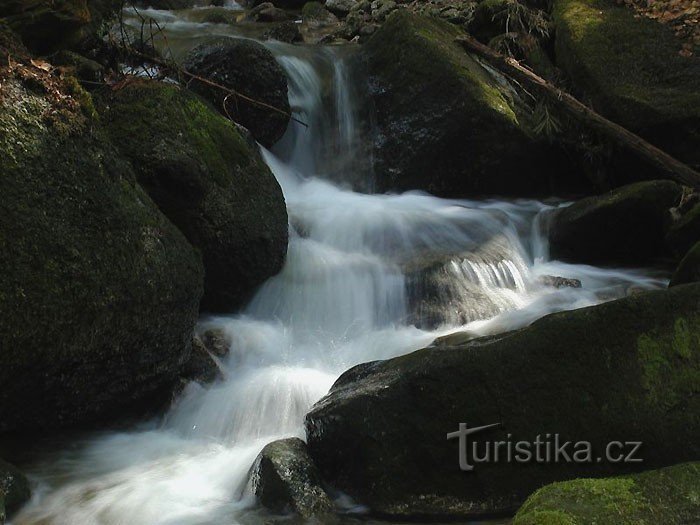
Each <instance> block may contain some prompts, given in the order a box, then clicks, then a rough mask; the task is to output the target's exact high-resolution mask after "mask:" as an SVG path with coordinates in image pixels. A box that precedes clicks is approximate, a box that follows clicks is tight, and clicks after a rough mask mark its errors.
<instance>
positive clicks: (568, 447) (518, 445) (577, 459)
mask: <svg viewBox="0 0 700 525" xmlns="http://www.w3.org/2000/svg"><path fill="white" fill-rule="evenodd" d="M499 425H500V423H493V424H491V425H482V426H480V427H472V428H469V427H468V426H467V424H466V423H460V424H459V430H456V431H455V432H449V433H448V434H447V439H448V440H452V439H457V440H458V443H459V468H460V469H461V470H464V471H466V472H469V471H472V470H474V465H475V464H479V463H499V462H502V463H601V462H603V461H607V462H608V463H642V462H643V461H644V459H643V458H641V457H639V449H640V448H641V446H642V442H641V441H611V442H609V443H607V444H606V446H605V447H604V449H605V450H603V451H601V452H602V454H600V453H599V454H596V453H595V451H594V447H593V445H592V444H591V443H590V442H589V441H569V440H563V439H562V438H561V436H560V435H559V434H538V435H537V436H536V437H535V439H534V440H533V441H523V440H520V441H515V440H513V435H512V434H508V435H507V436H506V439H505V440H501V441H483V440H480V441H477V440H476V439H474V438H471V436H473V435H474V434H477V433H479V432H483V431H485V430H488V429H491V428H494V427H497V426H499Z"/></svg>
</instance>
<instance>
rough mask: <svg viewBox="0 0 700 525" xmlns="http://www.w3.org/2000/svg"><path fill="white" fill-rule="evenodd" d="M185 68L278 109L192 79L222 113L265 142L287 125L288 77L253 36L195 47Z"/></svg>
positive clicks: (274, 139) (195, 87)
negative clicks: (228, 94)
mask: <svg viewBox="0 0 700 525" xmlns="http://www.w3.org/2000/svg"><path fill="white" fill-rule="evenodd" d="M184 67H185V69H187V70H188V71H191V72H192V73H194V74H196V75H199V76H202V77H205V78H207V79H209V80H212V81H214V82H216V83H219V84H222V85H224V86H226V87H229V88H231V89H234V90H236V91H237V92H240V93H242V94H243V95H246V96H248V97H251V98H253V99H255V100H257V101H259V102H263V103H265V104H268V105H270V106H272V107H274V108H276V109H277V110H279V111H281V112H283V113H280V112H279V111H274V110H271V109H268V108H264V107H260V106H258V105H255V104H254V103H251V102H248V101H246V100H243V99H241V98H237V99H236V97H229V98H228V100H227V101H226V107H225V109H224V99H225V98H226V97H227V93H226V92H224V91H222V90H221V89H217V88H215V87H212V86H209V85H207V84H204V83H202V82H198V81H193V82H192V83H191V84H190V87H191V89H193V90H194V91H196V92H197V93H199V94H200V95H202V96H203V97H204V98H206V99H207V100H209V101H210V102H211V103H212V104H213V105H214V107H215V108H217V109H218V110H219V111H220V112H221V113H222V114H224V115H227V114H228V115H230V116H231V118H233V119H234V120H235V121H236V122H239V123H240V124H242V125H243V126H245V127H246V128H248V129H249V130H250V132H251V133H252V134H253V136H254V137H255V138H256V140H258V141H259V142H260V143H261V144H262V145H264V146H267V147H269V146H272V145H273V144H274V143H275V142H277V141H278V140H279V139H280V138H281V137H282V135H283V134H284V132H285V131H286V129H287V124H288V123H289V118H290V115H289V111H290V109H289V100H288V98H287V77H286V76H285V74H284V71H283V70H282V67H281V66H280V65H279V64H278V63H277V61H276V60H275V58H274V57H273V56H272V53H271V52H270V51H268V50H267V49H265V47H263V46H262V45H261V44H259V43H257V42H254V41H252V40H242V39H220V40H216V41H213V42H209V43H204V44H201V45H199V46H197V47H196V48H195V49H193V50H192V51H191V52H190V54H189V55H188V56H187V59H186V60H185V63H184Z"/></svg>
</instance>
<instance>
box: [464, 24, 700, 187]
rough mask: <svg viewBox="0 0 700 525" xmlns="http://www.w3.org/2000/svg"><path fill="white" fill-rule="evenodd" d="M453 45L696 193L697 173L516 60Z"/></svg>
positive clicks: (467, 42)
mask: <svg viewBox="0 0 700 525" xmlns="http://www.w3.org/2000/svg"><path fill="white" fill-rule="evenodd" d="M456 41H457V43H459V44H460V45H461V46H462V47H463V48H464V49H465V50H467V51H469V52H472V53H476V54H477V55H479V56H480V57H482V58H483V59H485V60H486V61H487V62H488V63H489V64H490V65H491V66H493V67H494V68H496V69H497V70H498V71H500V72H501V73H503V74H504V75H506V76H507V77H509V78H512V79H513V80H515V81H516V82H518V83H520V84H523V85H526V86H528V87H530V88H531V89H533V90H536V91H537V92H538V93H540V94H541V95H544V96H546V97H547V98H548V99H550V100H552V102H553V103H555V104H556V105H557V106H558V107H560V108H562V109H564V110H565V111H566V112H567V113H569V114H570V115H571V116H572V117H573V118H575V119H577V120H579V121H580V122H582V123H584V124H586V125H588V126H590V127H592V128H594V129H596V130H597V131H598V132H599V133H600V134H601V135H603V136H605V137H607V138H608V139H610V140H612V141H613V142H615V143H616V144H618V145H620V146H622V147H624V148H626V149H628V150H630V151H632V152H634V153H635V154H636V155H638V156H639V157H640V158H642V159H644V160H645V161H647V162H649V163H650V164H652V165H653V166H655V167H657V168H659V169H660V170H662V171H663V172H665V173H667V174H668V176H669V177H670V178H672V179H674V180H676V181H677V182H680V183H681V184H685V185H686V186H691V187H693V188H695V189H700V173H698V172H697V171H695V170H694V169H692V168H691V167H690V166H688V165H687V164H684V163H682V162H681V161H679V160H678V159H675V158H674V157H672V156H671V155H669V154H668V153H666V152H664V151H662V150H660V149H659V148H657V147H656V146H654V145H652V144H649V143H648V142H647V141H646V140H644V139H643V138H641V137H640V136H639V135H636V134H634V133H632V132H631V131H629V130H628V129H626V128H623V127H622V126H620V125H619V124H615V123H614V122H611V121H610V120H608V119H606V118H605V117H603V116H601V115H599V114H598V113H596V112H595V111H593V110H592V109H591V108H589V107H588V106H586V105H585V104H582V103H581V102H579V101H578V100H576V99H575V98H574V97H572V96H571V95H569V94H568V93H566V92H565V91H562V90H561V89H559V88H558V87H556V86H555V85H553V84H551V83H549V82H547V81H546V80H544V79H543V78H541V77H539V76H538V75H536V74H535V73H533V72H532V71H530V70H529V69H526V68H524V67H523V66H521V65H520V64H519V63H518V61H517V60H515V59H513V58H510V57H507V56H504V55H502V54H500V53H498V52H496V51H494V50H493V49H491V48H490V47H488V46H485V45H484V44H482V43H481V42H479V41H478V40H475V39H474V38H471V37H468V36H465V37H459V38H457V39H456Z"/></svg>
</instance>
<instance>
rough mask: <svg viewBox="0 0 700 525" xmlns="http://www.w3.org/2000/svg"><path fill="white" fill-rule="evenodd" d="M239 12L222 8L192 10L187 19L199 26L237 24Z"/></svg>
mask: <svg viewBox="0 0 700 525" xmlns="http://www.w3.org/2000/svg"><path fill="white" fill-rule="evenodd" d="M240 16H241V12H240V11H234V10H231V9H226V8H224V7H209V8H206V9H194V10H192V11H191V12H189V13H188V14H187V18H188V19H189V20H192V21H193V22H198V23H200V24H228V25H233V24H235V23H237V22H238V18H239V17H240Z"/></svg>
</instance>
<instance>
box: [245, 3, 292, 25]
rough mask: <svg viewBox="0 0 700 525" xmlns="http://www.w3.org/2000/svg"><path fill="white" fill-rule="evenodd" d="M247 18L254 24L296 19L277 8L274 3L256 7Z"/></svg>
mask: <svg viewBox="0 0 700 525" xmlns="http://www.w3.org/2000/svg"><path fill="white" fill-rule="evenodd" d="M245 17H246V20H249V21H253V22H284V21H289V20H295V19H296V15H293V14H292V13H289V12H287V11H285V10H284V9H280V8H279V7H275V5H274V4H273V3H272V2H264V3H262V4H259V5H256V6H255V7H254V8H253V9H251V10H250V11H248V13H247V14H246V16H245Z"/></svg>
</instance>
